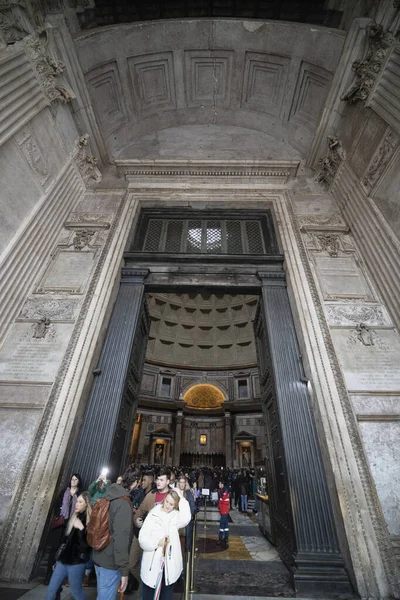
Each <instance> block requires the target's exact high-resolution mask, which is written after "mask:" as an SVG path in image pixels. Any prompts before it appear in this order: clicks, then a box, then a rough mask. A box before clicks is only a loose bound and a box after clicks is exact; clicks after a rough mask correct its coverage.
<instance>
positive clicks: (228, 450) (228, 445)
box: [224, 412, 233, 469]
mask: <svg viewBox="0 0 400 600" xmlns="http://www.w3.org/2000/svg"><path fill="white" fill-rule="evenodd" d="M224 416H225V465H226V467H227V468H228V469H232V467H233V462H232V419H231V413H229V412H227V413H225V415H224Z"/></svg>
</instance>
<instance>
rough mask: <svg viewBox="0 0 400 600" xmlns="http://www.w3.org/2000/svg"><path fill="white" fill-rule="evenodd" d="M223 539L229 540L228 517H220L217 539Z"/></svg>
mask: <svg viewBox="0 0 400 600" xmlns="http://www.w3.org/2000/svg"><path fill="white" fill-rule="evenodd" d="M224 538H225V540H226V541H228V538H229V522H228V515H221V518H220V520H219V539H220V540H223V539H224Z"/></svg>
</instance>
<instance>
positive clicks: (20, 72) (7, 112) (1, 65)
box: [0, 44, 49, 145]
mask: <svg viewBox="0 0 400 600" xmlns="http://www.w3.org/2000/svg"><path fill="white" fill-rule="evenodd" d="M16 46H18V48H17V47H14V48H7V52H2V55H1V57H0V89H6V86H7V85H8V84H9V80H10V79H12V81H13V89H12V91H10V93H8V94H5V95H4V96H3V98H2V99H1V111H0V145H1V144H4V142H6V141H7V140H8V139H9V138H10V137H11V136H12V135H14V134H16V133H17V132H18V131H19V130H20V129H21V128H22V127H24V126H25V125H26V123H28V122H29V121H30V120H31V119H32V118H33V117H34V116H35V115H36V114H38V113H39V112H40V111H41V110H42V109H43V108H44V107H45V106H48V103H49V101H48V99H47V98H46V97H45V95H44V93H43V91H42V88H41V87H40V85H39V82H38V80H37V78H36V76H35V71H34V69H32V66H31V64H30V63H29V61H28V58H27V55H26V53H25V52H24V51H23V50H22V49H21V47H20V44H16Z"/></svg>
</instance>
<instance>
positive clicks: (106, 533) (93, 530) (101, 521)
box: [86, 496, 132, 550]
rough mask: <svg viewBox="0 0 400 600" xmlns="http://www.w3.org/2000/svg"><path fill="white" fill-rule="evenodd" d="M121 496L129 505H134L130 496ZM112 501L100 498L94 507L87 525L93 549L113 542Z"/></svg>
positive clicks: (88, 536)
mask: <svg viewBox="0 0 400 600" xmlns="http://www.w3.org/2000/svg"><path fill="white" fill-rule="evenodd" d="M120 498H121V500H126V501H127V502H129V505H130V506H132V504H131V501H130V499H129V498H128V496H120ZM114 500H117V498H114ZM111 502H112V501H111ZM111 502H110V501H109V500H106V499H105V498H99V500H97V502H96V504H95V505H94V507H93V510H92V514H91V517H90V521H89V523H88V524H87V526H86V533H87V542H88V544H89V546H91V547H92V548H93V550H104V548H106V547H107V546H108V545H109V543H110V542H111V534H110V526H109V510H110V504H111Z"/></svg>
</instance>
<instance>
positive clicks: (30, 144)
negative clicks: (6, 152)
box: [14, 126, 50, 186]
mask: <svg viewBox="0 0 400 600" xmlns="http://www.w3.org/2000/svg"><path fill="white" fill-rule="evenodd" d="M14 138H15V141H16V142H17V144H18V146H19V147H20V148H21V151H22V154H23V155H24V157H25V158H26V160H27V162H28V164H29V166H30V168H31V169H32V171H33V173H34V174H35V176H36V177H37V179H38V180H39V182H40V185H41V186H45V185H46V183H47V182H48V180H49V177H50V175H49V170H48V166H47V161H46V159H45V157H44V156H43V154H42V152H41V150H40V148H39V146H38V143H37V140H35V138H34V136H33V135H32V132H31V131H30V129H29V127H28V126H26V127H24V128H23V129H21V131H19V132H18V133H16V134H15V135H14Z"/></svg>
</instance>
